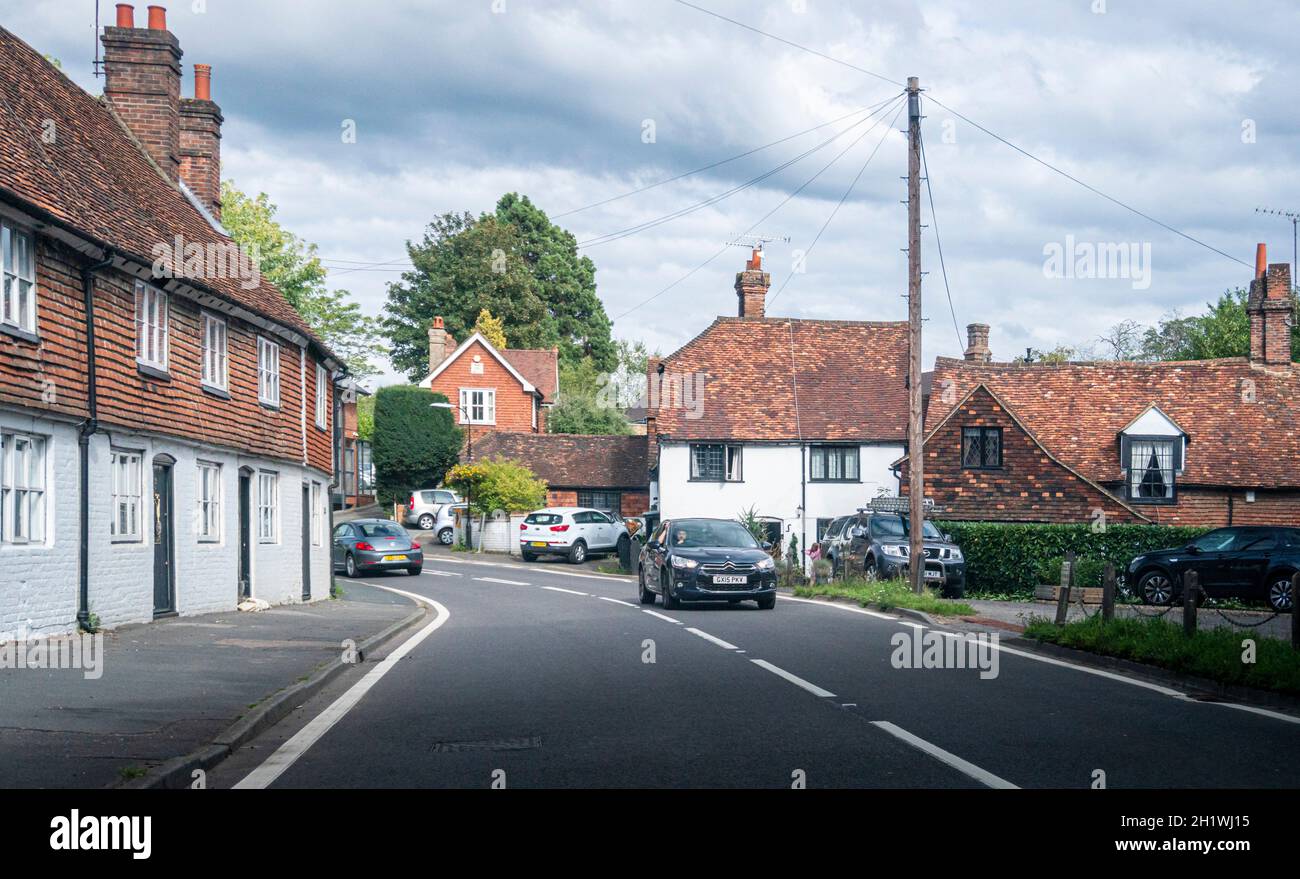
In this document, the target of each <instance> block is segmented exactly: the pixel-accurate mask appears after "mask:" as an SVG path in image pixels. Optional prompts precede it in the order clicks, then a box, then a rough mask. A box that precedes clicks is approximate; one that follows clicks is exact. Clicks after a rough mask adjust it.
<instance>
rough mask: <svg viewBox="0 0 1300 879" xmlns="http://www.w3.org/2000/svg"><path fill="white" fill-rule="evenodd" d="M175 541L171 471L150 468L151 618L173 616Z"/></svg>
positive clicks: (156, 464) (157, 465) (167, 467)
mask: <svg viewBox="0 0 1300 879" xmlns="http://www.w3.org/2000/svg"><path fill="white" fill-rule="evenodd" d="M174 555H175V540H174V539H173V523H172V467H171V465H170V464H164V463H161V462H157V461H155V462H154V465H153V615H154V616H156V617H158V616H163V615H165V614H170V613H175V612H176V588H175V586H176V573H175V565H174V564H173V562H174V558H173V557H174Z"/></svg>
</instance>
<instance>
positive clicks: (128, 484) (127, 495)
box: [109, 449, 144, 542]
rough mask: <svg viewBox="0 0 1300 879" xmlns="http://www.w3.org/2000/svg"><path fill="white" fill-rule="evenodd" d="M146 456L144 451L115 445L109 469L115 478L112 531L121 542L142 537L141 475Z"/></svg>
mask: <svg viewBox="0 0 1300 879" xmlns="http://www.w3.org/2000/svg"><path fill="white" fill-rule="evenodd" d="M143 460H144V456H143V455H142V454H141V453H140V452H127V451H121V450H119V449H114V450H113V452H112V455H111V457H110V459H109V471H110V472H111V473H112V479H113V493H112V495H111V500H112V506H111V507H110V510H111V513H112V518H111V520H110V521H109V534H110V535H111V536H112V538H113V540H115V541H118V542H134V541H138V540H140V515H141V512H142V510H141V492H142V489H141V482H140V478H141V465H142V462H143Z"/></svg>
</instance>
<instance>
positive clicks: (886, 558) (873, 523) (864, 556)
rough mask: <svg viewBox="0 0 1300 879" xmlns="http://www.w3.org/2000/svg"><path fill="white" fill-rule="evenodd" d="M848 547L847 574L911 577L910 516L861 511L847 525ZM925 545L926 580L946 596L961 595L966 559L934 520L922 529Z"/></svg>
mask: <svg viewBox="0 0 1300 879" xmlns="http://www.w3.org/2000/svg"><path fill="white" fill-rule="evenodd" d="M845 531H846V533H847V534H848V543H847V548H846V549H844V550H842V551H841V552H842V561H841V569H842V570H843V571H844V573H845V574H851V573H858V572H860V573H861V574H862V576H863V577H864V578H866V579H867V580H889V579H892V578H894V577H907V576H910V572H911V564H910V561H911V560H910V559H909V558H908V556H909V554H910V553H911V546H910V545H909V544H910V541H911V532H910V531H909V529H908V517H907V516H904V515H902V514H900V513H876V512H870V511H866V510H864V511H862V512H859V513H858V514H857V515H856V516H854V517H853V518H852V519H851V520H850V521H849V523H848V524H847V525H846V526H845ZM921 540H922V544H923V545H924V547H925V582H926V583H929V584H930V585H932V586H935V587H937V588H938V589H939V592H940V594H941V595H943V597H945V598H961V597H962V595H963V594H965V592H966V559H965V557H964V556H963V555H962V552H961V547H959V546H958V545H957V544H955V543H953V542H952V540H951V539H950V538H949V537H948V536H947V535H945V534H941V533H940V532H939V529H938V528H936V527H935V526H934V523H933V522H931V521H930V520H928V519H927V520H925V523H924V525H923V527H922V529H921Z"/></svg>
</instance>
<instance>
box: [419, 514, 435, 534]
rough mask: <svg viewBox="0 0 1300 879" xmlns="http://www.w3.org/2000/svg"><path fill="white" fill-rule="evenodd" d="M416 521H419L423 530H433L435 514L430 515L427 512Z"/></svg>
mask: <svg viewBox="0 0 1300 879" xmlns="http://www.w3.org/2000/svg"><path fill="white" fill-rule="evenodd" d="M416 521H417V522H418V523H419V525H420V530H421V531H432V530H433V516H431V515H429V514H428V513H425V514H424V515H422V516H421V517H420V518H419V519H418V520H416Z"/></svg>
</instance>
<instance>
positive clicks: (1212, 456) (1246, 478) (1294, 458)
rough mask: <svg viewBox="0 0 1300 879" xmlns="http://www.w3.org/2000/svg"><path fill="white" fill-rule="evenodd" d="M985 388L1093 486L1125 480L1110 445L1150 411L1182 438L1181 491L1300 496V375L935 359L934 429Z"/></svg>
mask: <svg viewBox="0 0 1300 879" xmlns="http://www.w3.org/2000/svg"><path fill="white" fill-rule="evenodd" d="M981 382H982V383H984V384H985V385H987V386H988V387H989V389H990V390H992V391H993V393H994V394H996V395H997V397H998V398H999V399H1000V400H1002V401H1003V402H1004V403H1005V405H1006V406H1007V407H1008V408H1009V409H1010V410H1011V411H1012V412H1013V413H1014V414H1015V416H1016V417H1017V418H1018V419H1020V421H1021V422H1022V423H1023V424H1024V425H1025V427H1026V428H1027V429H1028V430H1029V431H1030V432H1032V433H1033V435H1034V436H1035V437H1036V438H1037V439H1038V441H1039V442H1040V443H1042V445H1043V446H1044V447H1045V448H1046V449H1047V450H1048V451H1049V452H1051V454H1052V455H1053V456H1055V457H1056V458H1058V459H1059V460H1061V461H1062V462H1063V463H1065V464H1066V465H1068V466H1069V467H1072V468H1074V469H1075V470H1077V471H1079V473H1081V474H1082V475H1083V476H1085V477H1087V478H1089V479H1092V480H1095V481H1097V482H1103V483H1107V482H1115V481H1119V480H1121V479H1122V478H1123V473H1122V470H1121V464H1120V456H1119V442H1118V435H1119V432H1120V431H1121V430H1123V429H1124V428H1125V427H1127V426H1128V425H1129V424H1130V423H1131V422H1132V421H1133V420H1134V419H1135V418H1137V417H1138V416H1139V415H1141V414H1142V413H1143V412H1144V411H1146V409H1147V408H1148V407H1150V406H1152V405H1154V406H1158V407H1159V408H1160V410H1161V411H1162V412H1164V413H1165V414H1166V415H1167V416H1169V418H1171V419H1172V420H1173V421H1174V422H1175V423H1176V424H1178V425H1179V426H1180V427H1181V428H1182V429H1183V430H1185V431H1186V432H1187V435H1188V446H1187V453H1186V459H1185V462H1184V472H1183V475H1182V476H1181V477H1180V478H1181V481H1182V482H1183V483H1184V484H1190V485H1210V486H1239V487H1249V488H1283V487H1294V486H1300V371H1297V369H1296V367H1295V366H1292V367H1291V368H1289V369H1285V368H1284V369H1281V370H1272V371H1266V370H1263V369H1259V368H1256V367H1253V366H1252V365H1251V364H1250V363H1249V362H1248V361H1247V360H1246V359H1245V358H1226V359H1221V360H1199V361H1181V362H1166V363H1124V362H1119V363H1112V362H1105V363H1066V364H1046V363H1035V364H1007V363H969V362H967V361H964V360H956V359H951V358H946V357H941V358H939V359H938V361H937V362H936V364H935V371H934V385H933V390H932V392H931V394H930V404H929V410H928V412H927V413H926V428H927V430H930V429H931V425H937V424H938V423H939V422H940V421H941V420H942V419H943V418H944V416H945V415H947V413H948V412H949V411H951V409H952V408H953V407H954V406H955V405H956V404H957V403H958V401H960V400H961V399H962V398H964V397H965V396H966V394H967V393H969V392H970V390H971V389H972V388H974V387H975V386H977V385H978V384H980V383H981Z"/></svg>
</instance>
